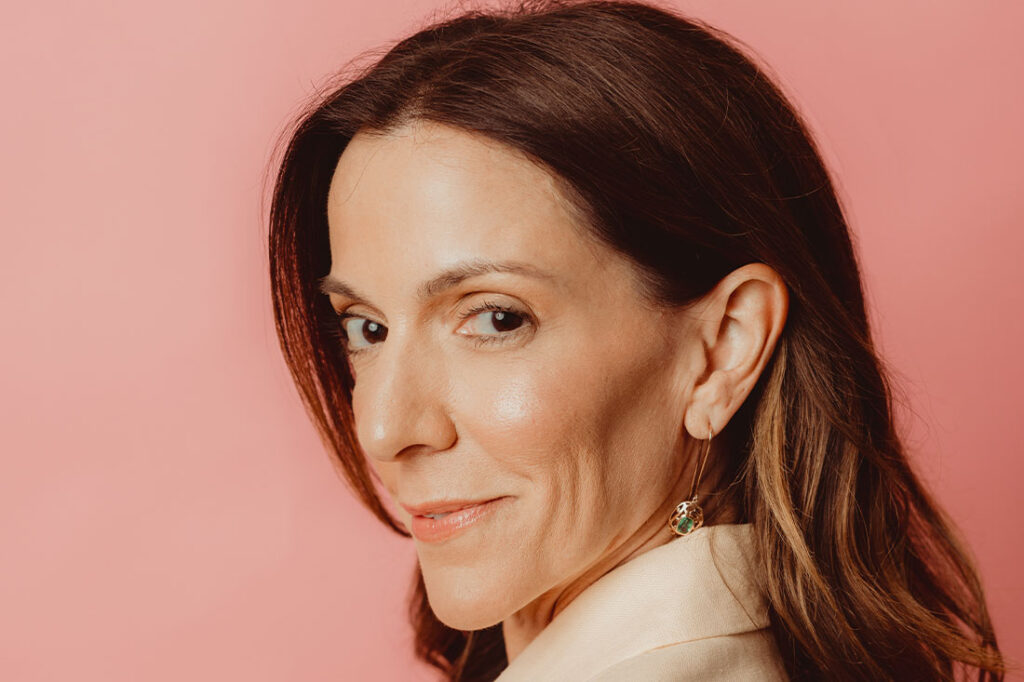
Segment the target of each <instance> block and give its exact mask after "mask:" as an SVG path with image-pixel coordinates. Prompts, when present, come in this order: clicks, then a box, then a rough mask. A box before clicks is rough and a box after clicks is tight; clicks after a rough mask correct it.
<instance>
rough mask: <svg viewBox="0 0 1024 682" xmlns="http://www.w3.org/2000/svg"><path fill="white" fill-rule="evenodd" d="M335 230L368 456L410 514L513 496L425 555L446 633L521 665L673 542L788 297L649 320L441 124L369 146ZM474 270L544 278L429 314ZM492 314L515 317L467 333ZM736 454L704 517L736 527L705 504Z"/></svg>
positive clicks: (741, 291)
mask: <svg viewBox="0 0 1024 682" xmlns="http://www.w3.org/2000/svg"><path fill="white" fill-rule="evenodd" d="M327 215H328V223H329V227H330V248H331V261H332V262H331V273H330V279H331V280H341V281H344V282H345V283H347V284H348V285H349V286H350V288H351V289H353V290H354V291H355V292H358V293H359V294H360V295H361V296H360V298H362V299H364V300H362V301H358V302H357V301H355V300H354V299H352V298H351V297H349V296H348V295H342V294H339V293H330V294H329V296H330V299H331V303H332V305H333V306H334V308H335V310H336V311H338V312H339V313H344V314H345V315H347V316H352V317H346V318H344V320H343V328H344V329H345V330H346V332H347V333H348V339H347V343H346V344H343V345H347V347H348V349H349V351H350V352H352V354H351V355H350V356H349V362H350V366H351V369H352V371H353V373H354V375H355V378H356V381H355V385H354V389H353V395H352V399H353V401H352V408H353V413H354V417H355V425H356V431H357V437H358V440H359V444H360V446H361V447H362V449H363V451H364V453H365V455H366V457H367V459H368V461H369V463H370V465H371V466H372V468H373V470H374V471H375V472H376V474H377V476H378V477H379V479H380V481H381V483H382V484H383V486H384V487H385V488H386V490H387V492H388V493H389V494H390V496H391V497H392V500H393V501H394V502H396V503H406V504H418V503H423V502H426V501H430V500H437V499H445V498H468V499H488V498H492V497H498V496H506V499H505V500H503V501H502V503H501V504H500V505H498V506H496V507H495V508H494V510H493V513H492V514H491V515H490V516H489V517H488V518H486V519H484V520H482V522H480V523H477V524H475V525H474V526H472V527H470V528H469V529H466V530H465V531H464V532H462V533H461V534H459V535H456V536H454V537H452V538H449V539H448V540H446V541H444V542H440V543H427V542H421V541H419V540H416V541H415V542H416V550H417V554H418V557H419V562H420V566H421V569H422V572H423V576H424V582H425V585H426V591H427V595H428V599H429V601H430V605H431V608H432V609H433V611H434V613H435V614H436V615H437V617H438V618H439V619H440V620H441V621H442V622H443V623H445V624H447V625H448V626H450V627H453V628H457V629H460V630H475V629H481V628H485V627H489V626H492V625H494V624H496V623H499V622H500V623H502V628H503V632H504V635H505V642H506V647H507V651H508V656H509V660H512V659H514V658H515V657H516V656H517V655H518V653H519V652H520V651H522V649H523V648H524V647H525V646H526V645H527V644H528V643H529V642H530V641H532V640H533V638H534V637H536V635H537V634H538V633H539V632H540V631H541V630H542V629H543V628H544V627H545V626H546V625H547V624H548V623H549V622H550V621H551V619H552V618H553V617H554V616H555V615H557V613H559V612H560V611H561V610H562V609H564V608H565V607H566V606H567V605H568V604H569V603H571V602H572V600H573V599H574V598H575V597H576V596H577V595H579V594H580V593H581V592H582V591H583V590H585V589H586V588H587V587H588V586H589V585H591V584H592V583H593V582H594V581H595V580H597V579H598V578H600V577H601V576H602V575H604V574H605V573H607V572H608V571H610V570H612V569H613V568H615V567H616V566H619V565H621V564H622V563H624V562H626V561H628V560H629V559H631V558H633V557H635V556H637V555H638V554H640V553H642V552H645V551H647V550H650V549H652V548H654V547H657V546H659V545H661V544H664V543H665V542H668V541H670V540H672V539H674V538H676V536H675V535H673V534H672V533H671V531H670V530H669V529H668V525H667V524H668V518H669V516H670V514H671V512H672V510H673V508H674V507H675V506H676V504H678V503H679V502H680V501H682V500H684V499H687V498H688V497H689V494H690V485H691V483H692V477H693V472H694V470H695V467H696V466H697V460H698V455H702V453H703V452H704V449H705V445H706V443H707V441H706V440H704V439H707V438H708V436H709V433H711V432H713V433H718V432H720V431H721V429H722V428H723V427H724V426H725V424H726V423H727V422H728V420H729V418H730V417H731V416H732V415H733V414H734V413H735V411H736V410H737V409H738V408H739V407H740V405H741V404H742V402H743V400H744V399H745V398H746V396H747V395H748V394H749V392H750V390H751V389H752V388H753V386H754V384H755V382H756V381H757V378H758V376H759V375H760V373H761V371H762V370H763V368H764V366H765V365H766V363H767V361H768V359H769V358H770V355H771V352H772V350H773V348H774V345H775V342H776V340H777V338H778V336H779V334H780V332H781V330H782V326H783V324H784V321H785V316H786V310H787V300H788V299H787V297H786V289H785V286H784V284H783V283H782V281H781V279H780V278H779V277H778V275H777V274H776V273H775V272H774V271H773V270H772V269H771V268H769V267H767V266H766V265H764V264H760V263H753V264H749V265H746V266H744V267H742V268H740V269H738V270H736V271H734V272H732V273H730V275H729V276H727V277H726V278H725V279H723V280H722V281H721V282H720V283H719V284H718V285H717V286H716V287H715V289H714V290H713V291H711V292H710V293H709V294H708V295H707V296H705V297H704V298H703V299H702V300H701V301H699V302H698V304H697V305H695V306H692V307H691V308H689V309H685V310H684V309H674V310H668V309H661V308H657V307H653V306H651V305H650V304H648V303H647V302H646V301H645V299H643V297H642V296H641V294H640V290H639V287H638V285H637V279H636V277H635V270H634V266H633V265H632V264H631V263H630V262H629V261H627V260H626V259H625V258H624V257H623V256H622V255H620V254H618V253H617V252H615V251H614V250H612V249H609V248H608V247H606V246H604V245H602V244H598V243H597V242H595V241H594V240H593V239H591V238H589V237H588V236H587V233H586V232H585V231H584V230H583V229H582V228H581V226H580V225H579V224H578V223H577V222H576V221H575V220H574V218H573V217H572V216H573V214H572V213H571V211H569V210H568V209H567V207H566V205H565V203H564V202H563V201H562V200H561V197H560V195H559V194H558V192H557V190H556V188H555V185H554V184H553V182H552V180H551V178H550V176H549V175H548V174H547V173H546V172H544V171H543V170H542V169H541V168H539V167H538V166H536V165H534V164H532V163H531V162H530V161H528V160H527V159H526V158H524V157H522V156H521V155H519V154H517V153H516V152H514V151H513V150H511V149H509V148H507V147H504V146H502V145H500V144H498V143H496V142H493V141H491V140H488V139H486V138H483V137H481V136H477V135H474V134H471V133H467V132H464V131H460V130H457V129H454V128H449V127H446V126H442V125H438V124H434V123H423V122H414V123H412V124H410V125H407V126H406V127H404V128H402V129H400V130H397V131H394V132H392V133H390V134H388V135H385V136H380V135H376V134H369V133H368V132H364V131H361V132H359V133H358V134H356V135H355V137H354V138H353V139H352V141H351V142H350V144H349V145H348V146H347V147H346V150H345V152H344V153H343V154H342V156H341V158H340V160H339V162H338V165H337V168H336V170H335V173H334V176H333V179H332V183H331V187H330V194H329V197H328V206H327ZM467 260H485V261H516V262H520V263H528V264H530V265H532V266H534V267H535V268H537V269H538V270H540V271H542V272H543V273H546V274H545V275H544V276H539V277H534V276H529V275H526V274H521V273H508V272H491V273H486V274H482V275H478V276H475V277H471V278H469V279H465V280H463V281H461V282H460V283H458V284H457V285H456V286H454V287H452V288H449V289H447V290H444V291H441V292H438V293H436V295H434V296H433V297H431V298H429V299H427V300H425V301H424V300H420V299H419V298H418V297H417V294H416V291H417V287H419V286H420V284H421V283H422V282H424V281H426V280H428V279H430V278H432V277H433V276H435V275H436V274H437V273H439V272H440V271H442V270H444V269H446V268H449V267H452V266H455V265H456V264H459V263H462V262H464V261H467ZM484 301H488V302H491V303H496V304H498V305H500V306H502V307H506V308H508V309H510V310H512V311H514V312H515V315H509V314H505V316H504V317H499V315H500V314H496V313H495V312H493V311H483V312H476V313H471V314H470V313H469V311H470V310H471V309H472V308H473V307H474V306H477V305H479V304H481V303H483V302H484ZM373 323H375V324H376V325H380V326H373ZM384 329H386V334H382V331H383V330H384ZM481 339H483V340H481ZM709 429H710V431H709ZM718 450H719V449H718V448H716V447H714V440H712V446H711V449H710V455H709V456H708V461H707V464H706V465H705V469H704V473H703V476H702V479H701V484H700V486H699V489H700V491H701V493H702V504H703V505H704V508H705V513H706V514H707V515H708V516H711V515H715V520H716V522H728V521H729V520H730V519H731V518H733V516H732V514H733V512H732V510H728V509H721V510H717V509H714V506H713V503H712V502H711V501H705V500H706V498H704V497H703V495H705V494H706V493H707V492H709V491H713V490H715V489H716V486H717V485H718V484H719V481H718V477H717V472H718V469H717V468H716V461H718V462H721V461H722V459H721V458H722V457H723V456H724V454H723V453H721V452H719V451H718ZM395 509H396V516H397V517H398V518H399V519H400V520H401V521H402V522H403V523H405V524H406V526H407V527H409V526H410V523H411V517H410V515H409V514H408V513H407V512H406V511H405V510H404V509H401V508H400V507H397V506H396V507H395ZM681 541H685V538H682V539H681Z"/></svg>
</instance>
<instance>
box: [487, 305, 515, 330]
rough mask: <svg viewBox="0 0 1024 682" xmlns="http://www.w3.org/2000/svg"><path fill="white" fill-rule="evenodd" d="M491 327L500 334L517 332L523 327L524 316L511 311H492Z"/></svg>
mask: <svg viewBox="0 0 1024 682" xmlns="http://www.w3.org/2000/svg"><path fill="white" fill-rule="evenodd" d="M487 312H489V313H490V315H491V326H492V327H493V328H494V329H495V330H496V331H498V332H510V331H515V330H516V329H518V328H519V327H521V326H523V322H524V320H523V316H522V315H519V314H517V313H514V312H512V311H510V310H490V311H487Z"/></svg>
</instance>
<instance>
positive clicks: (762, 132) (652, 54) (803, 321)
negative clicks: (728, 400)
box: [269, 0, 1005, 681]
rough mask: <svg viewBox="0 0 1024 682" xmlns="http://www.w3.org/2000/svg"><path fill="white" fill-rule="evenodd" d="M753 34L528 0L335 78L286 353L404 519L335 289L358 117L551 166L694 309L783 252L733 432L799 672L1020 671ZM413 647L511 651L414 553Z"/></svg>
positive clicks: (784, 634)
mask: <svg viewBox="0 0 1024 682" xmlns="http://www.w3.org/2000/svg"><path fill="white" fill-rule="evenodd" d="M738 45H740V43H739V42H738V41H737V40H736V39H735V38H732V37H731V36H729V35H728V34H725V33H723V32H722V31H720V30H718V29H715V28H713V27H711V26H708V25H707V24H705V23H702V22H700V21H697V20H694V19H688V18H683V17H681V16H679V15H677V14H675V13H673V12H670V11H668V10H666V9H661V8H659V7H655V6H653V5H651V4H642V3H636V2H601V1H597V2H593V1H591V2H561V1H557V0H549V1H546V2H545V1H541V2H529V1H527V2H521V3H520V4H518V5H515V6H506V7H504V8H500V9H493V10H488V11H483V10H474V11H467V12H463V13H462V14H460V15H459V16H456V17H454V18H449V19H446V20H441V21H438V22H437V23H435V24H433V25H431V26H429V27H427V28H425V29H423V30H421V31H419V32H417V33H416V34H415V35H412V36H411V37H408V38H406V39H404V40H401V41H400V42H398V43H397V44H395V45H394V46H393V47H392V48H391V49H390V51H388V52H387V53H386V54H384V55H383V56H382V57H381V58H380V59H379V60H376V61H375V62H374V63H372V64H371V65H369V66H368V67H366V68H364V69H363V70H362V71H360V72H358V73H356V74H354V75H351V76H348V77H345V78H344V79H343V82H342V83H340V84H338V85H337V86H336V87H333V88H331V89H330V90H329V91H328V92H327V93H326V94H323V95H322V96H319V97H318V98H317V99H316V101H315V102H314V103H313V104H312V105H311V106H310V108H309V109H308V110H307V111H306V112H304V113H303V114H302V115H301V117H300V118H299V119H298V120H297V122H296V125H295V126H294V129H292V130H291V131H290V132H289V134H290V139H288V143H287V147H286V149H285V152H284V155H283V160H282V164H281V166H280V169H279V172H278V175H277V179H276V184H275V187H274V194H273V201H272V207H271V214H270V222H271V226H270V245H269V246H270V268H271V272H270V274H271V281H272V288H273V303H274V313H275V316H276V323H277V329H278V333H279V336H280V340H281V343H282V347H283V350H284V355H285V358H286V360H287V362H288V365H289V367H290V369H291V372H292V375H293V377H294V379H295V381H296V383H297V385H298V387H299V389H300V392H301V395H302V398H303V400H304V402H305V404H306V407H307V408H308V410H309V412H310V414H311V416H312V418H313V420H314V422H315V424H316V426H317V427H318V429H319V431H320V433H321V435H322V437H323V438H324V441H325V442H326V444H327V445H328V447H329V448H330V450H331V451H332V452H333V453H334V454H335V455H336V456H337V458H338V461H339V463H340V466H341V469H342V471H343V473H344V475H345V476H346V478H347V480H348V482H349V483H350V484H351V486H352V488H353V489H354V491H355V492H356V493H357V494H358V495H359V497H360V498H361V500H362V502H363V503H365V505H366V506H367V507H368V508H369V509H370V510H371V511H372V512H373V513H374V514H375V515H377V516H378V517H379V518H380V520H381V521H382V522H384V523H385V524H387V525H388V526H390V527H391V528H392V529H393V530H395V532H397V533H400V534H402V535H405V536H407V537H408V535H409V534H408V533H407V532H406V531H405V530H404V528H402V527H401V526H400V525H399V524H398V523H397V522H396V520H395V519H394V518H392V517H391V516H390V514H389V513H388V512H387V510H386V509H385V507H384V506H383V504H382V502H381V499H380V498H379V497H378V492H377V489H376V488H375V485H374V482H373V480H372V477H371V473H370V472H369V471H368V468H367V465H366V462H365V461H364V459H363V456H362V454H361V450H360V448H359V446H358V443H357V441H356V438H355V435H354V429H353V418H352V412H351V389H352V381H353V380H352V377H351V375H350V372H349V368H348V365H347V363H346V362H345V360H344V357H343V355H342V354H341V353H340V349H339V348H338V345H337V344H336V343H335V341H334V339H335V336H334V335H333V334H332V333H331V329H330V325H331V324H336V322H335V320H336V318H335V317H334V315H333V312H332V310H331V309H330V307H329V304H328V302H327V300H326V297H324V296H323V295H321V294H320V293H319V292H318V288H317V285H318V280H319V278H320V277H322V276H324V275H325V274H326V273H327V271H328V269H329V267H330V252H329V245H328V236H327V235H328V231H327V222H326V215H325V206H326V197H327V191H328V186H329V182H330V179H331V176H332V173H333V171H334V168H335V165H336V164H337V161H338V158H339V156H340V155H341V153H342V151H343V150H344V148H345V146H346V144H347V143H348V141H349V140H350V139H351V138H352V136H353V135H354V134H355V133H356V131H357V130H360V129H367V130H372V131H377V132H387V131H389V130H392V129H395V128H396V127H398V126H400V125H402V124H403V123H407V122H409V121H410V120H425V121H433V122H439V123H443V124H447V125H449V126H455V127H457V128H460V129H463V130H467V131H473V132H476V133H480V134H483V135H485V136H487V137H489V138H492V139H494V140H497V141H500V142H502V143H505V144H506V145H508V146H509V147H510V148H513V149H515V150H518V151H519V152H521V153H523V154H525V155H527V157H528V158H530V159H532V160H533V161H534V162H536V163H537V164H538V165H539V166H540V167H542V168H544V169H545V170H547V171H548V172H550V173H551V174H552V176H553V177H554V178H555V179H556V181H557V182H558V183H559V184H560V187H561V189H562V191H563V193H564V195H565V198H566V199H567V200H568V201H569V203H570V205H572V206H573V207H574V208H576V209H577V210H578V214H579V216H580V219H581V221H582V222H583V223H584V224H585V225H586V226H587V227H588V228H589V229H590V230H592V232H593V233H594V234H595V235H596V236H597V237H598V238H599V239H601V240H602V241H603V242H604V243H605V244H607V245H608V246H609V247H611V248H613V249H615V250H616V251H618V252H620V253H622V254H624V255H625V256H627V257H628V258H629V259H631V260H632V262H633V263H635V265H636V266H637V270H638V272H639V273H641V274H642V276H643V278H644V282H645V286H646V287H647V290H648V293H649V294H650V296H651V297H652V298H653V299H654V300H656V301H658V302H659V303H660V304H662V305H665V306H685V305H687V304H688V303H690V302H692V301H694V300H695V299H697V298H699V297H701V296H703V295H704V294H705V293H707V292H708V291H709V290H710V289H711V288H712V287H713V286H714V285H715V284H716V283H717V282H718V281H719V280H721V279H722V277H724V276H725V275H726V274H727V273H729V272H730V271H732V270H733V269H735V268H737V267H740V266H742V265H744V264H746V263H750V262H762V263H766V264H767V265H769V266H771V267H772V268H774V269H775V270H776V271H777V272H778V273H779V275H780V276H781V277H782V279H783V281H784V282H785V283H786V286H787V288H788V291H789V301H790V302H789V314H788V318H787V321H786V325H785V328H784V329H783V332H782V335H781V337H780V338H779V340H778V344H777V347H776V350H775V353H774V356H773V358H772V360H771V362H770V363H769V364H768V365H767V367H766V368H765V370H764V372H763V374H762V376H761V377H760V379H759V381H758V383H757V385H756V387H755V388H754V390H753V392H752V393H751V394H750V395H749V397H748V399H747V400H746V401H745V403H744V404H743V406H742V407H741V408H740V410H739V411H738V412H737V413H736V414H735V415H734V417H733V419H732V420H731V421H730V422H729V424H728V425H727V426H726V428H725V430H724V432H723V433H722V434H720V435H719V436H718V438H721V439H724V440H726V442H727V443H728V444H729V450H728V452H729V462H728V470H727V478H726V479H725V480H732V481H733V483H732V485H730V486H729V487H728V488H727V489H726V490H725V491H723V493H722V495H723V496H724V498H725V499H728V500H729V501H731V502H732V503H734V506H735V508H737V509H739V510H740V513H741V516H742V518H741V521H743V522H751V523H753V524H754V526H755V528H756V536H757V544H758V555H759V557H760V561H761V564H762V566H761V568H762V570H763V573H764V580H765V584H766V590H767V595H768V599H769V602H770V615H771V622H772V630H773V633H774V636H775V638H776V642H777V643H778V647H779V651H780V653H781V655H782V657H783V660H784V662H785V665H786V667H787V669H788V671H789V674H790V676H791V677H792V678H793V679H798V680H799V679H821V678H828V679H836V680H869V679H870V680H911V679H913V680H924V679H929V680H952V679H954V677H955V674H957V673H959V672H960V671H964V672H970V669H971V668H973V669H975V670H976V671H977V679H979V680H1000V679H1002V678H1003V675H1004V672H1005V668H1004V662H1003V659H1002V656H1001V654H1000V652H999V648H998V646H997V644H996V638H995V633H994V631H993V627H992V623H991V620H990V618H989V613H988V610H987V607H986V604H985V598H984V594H983V590H982V587H981V584H980V581H979V578H978V574H977V571H976V569H975V568H974V566H973V565H972V560H971V558H970V555H969V553H968V551H967V549H966V547H965V545H964V544H963V542H962V540H961V539H960V538H959V537H958V535H957V531H956V529H955V528H954V527H953V525H952V523H951V521H950V519H949V518H948V517H947V516H946V515H945V513H944V512H943V511H942V510H941V509H940V508H939V506H938V505H937V504H936V502H935V500H934V499H933V498H932V496H931V495H930V494H929V492H928V491H927V490H926V489H925V487H924V486H923V485H922V482H921V481H920V480H919V478H918V477H917V476H916V475H915V473H914V472H913V471H912V469H911V467H910V464H909V462H908V459H907V456H906V453H905V451H904V447H903V445H902V443H901V440H900V437H899V435H898V433H897V431H896V429H895V426H894V419H893V397H892V391H893V389H892V386H891V379H889V378H888V376H887V371H886V369H885V368H884V366H883V363H882V360H881V359H880V357H879V355H878V354H877V352H876V350H875V347H874V345H873V342H872V339H871V333H870V330H869V327H868V318H867V316H866V315H865V309H864V297H863V292H862V289H861V279H860V272H859V269H858V264H857V261H856V258H855V254H854V250H853V247H852V244H851V240H850V235H849V230H848V227H847V224H846V220H845V218H844V215H843V211H842V208H841V206H840V203H839V200H838V198H837V195H836V191H835V189H834V187H833V184H832V181H831V180H830V177H829V174H828V172H827V170H826V169H825V167H824V165H823V162H822V160H821V157H820V154H819V152H818V150H817V148H816V145H815V142H814V141H813V138H812V137H811V135H810V133H809V132H808V128H807V126H806V124H805V123H804V122H803V120H802V119H801V117H800V115H799V114H798V113H797V112H796V111H795V110H794V108H793V106H792V105H791V104H790V103H789V102H788V101H787V99H786V98H785V97H784V95H783V94H782V93H781V92H780V90H779V88H778V86H776V85H775V84H774V83H773V81H772V79H771V78H770V77H769V76H768V75H767V73H766V70H765V68H764V67H762V66H759V65H757V64H756V63H755V61H754V60H753V59H752V58H751V57H748V56H746V55H745V53H744V52H743V51H741V49H740V48H739V47H738ZM410 616H411V618H412V622H413V626H414V628H415V631H416V653H417V655H418V656H419V657H421V658H422V659H423V660H425V661H427V662H429V663H431V664H432V665H434V666H436V667H438V668H439V669H441V670H443V671H444V672H445V674H446V677H447V679H449V680H465V681H468V680H492V679H494V678H495V677H496V676H497V675H498V673H500V672H501V670H502V669H503V668H504V667H505V666H506V665H507V661H506V657H505V648H504V642H503V639H502V633H501V627H500V624H498V625H496V626H494V627H491V628H488V629H485V630H479V631H475V632H463V631H458V630H453V629H451V628H449V627H447V626H445V625H444V624H442V623H441V622H440V621H438V620H437V618H436V617H435V616H434V614H433V613H432V612H431V610H430V607H429V604H428V602H427V598H426V593H425V590H424V584H423V577H422V573H421V572H420V571H419V568H418V567H417V569H416V573H415V580H414V583H413V591H412V593H411V597H410Z"/></svg>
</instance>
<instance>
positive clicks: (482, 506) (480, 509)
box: [402, 497, 509, 543]
mask: <svg viewBox="0 0 1024 682" xmlns="http://www.w3.org/2000/svg"><path fill="white" fill-rule="evenodd" d="M508 501H509V498H507V497H497V498H492V499H490V500H483V501H478V502H470V501H466V500H458V501H446V502H429V503H427V504H424V505H420V506H417V507H413V506H406V505H402V506H403V507H406V510H407V511H409V512H410V513H413V512H425V514H423V513H421V514H413V517H412V523H411V524H410V530H411V531H412V534H413V536H414V537H415V538H416V539H417V540H419V541H420V542H424V543H442V542H444V541H446V540H449V539H451V538H454V537H455V536H457V535H463V534H465V533H470V534H472V533H471V530H472V529H473V528H481V527H486V526H487V524H488V523H489V521H490V520H492V519H494V518H495V517H498V516H501V514H502V511H501V510H502V508H504V507H506V503H507V502H508ZM467 505H468V506H467ZM427 514H430V515H429V516H427ZM479 532H482V531H480V530H478V531H477V533H479Z"/></svg>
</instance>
